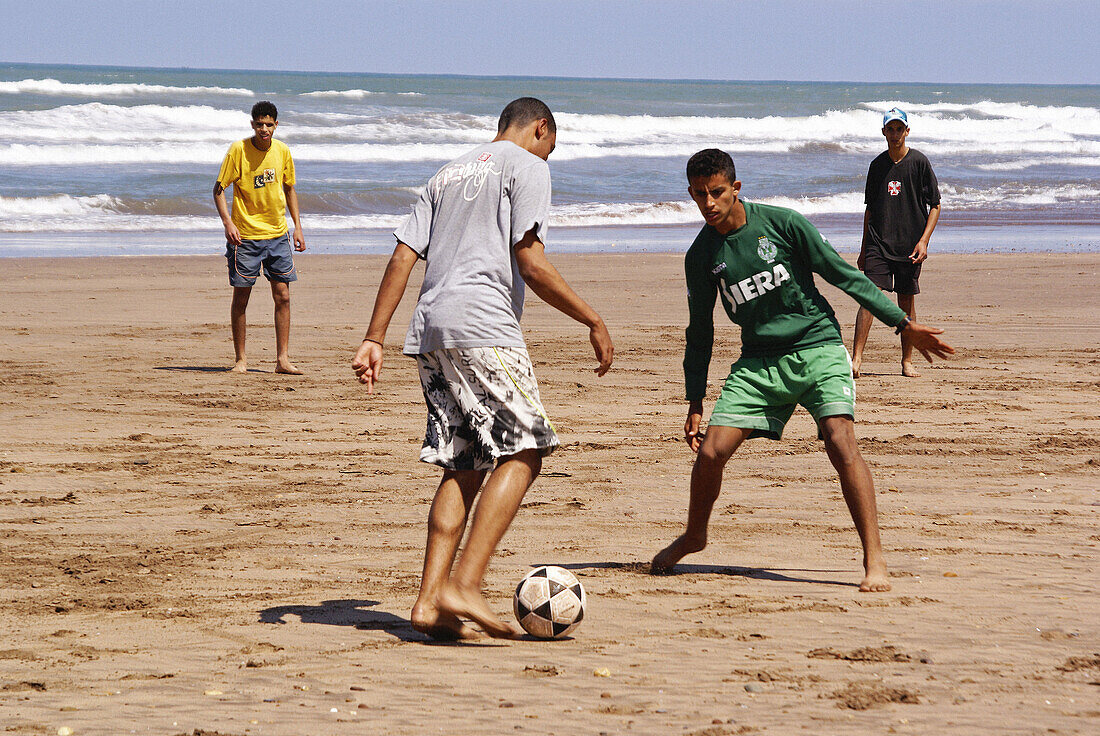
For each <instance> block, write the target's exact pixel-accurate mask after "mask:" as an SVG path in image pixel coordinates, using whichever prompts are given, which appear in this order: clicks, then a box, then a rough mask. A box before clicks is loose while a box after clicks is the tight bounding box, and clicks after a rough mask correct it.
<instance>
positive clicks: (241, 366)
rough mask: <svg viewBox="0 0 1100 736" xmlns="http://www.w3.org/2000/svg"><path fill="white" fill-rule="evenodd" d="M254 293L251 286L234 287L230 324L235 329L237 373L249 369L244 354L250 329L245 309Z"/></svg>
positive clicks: (235, 365)
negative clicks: (246, 337)
mask: <svg viewBox="0 0 1100 736" xmlns="http://www.w3.org/2000/svg"><path fill="white" fill-rule="evenodd" d="M251 295H252V287H251V286H234V287H233V304H232V305H231V306H230V308H229V324H230V326H231V328H232V330H233V352H234V353H235V354H236V358H235V362H234V364H233V368H231V369H230V370H232V371H233V372H235V373H244V372H246V371H247V370H248V361H247V360H246V359H245V355H244V343H245V336H246V333H247V331H248V320H247V319H246V317H245V311H246V310H247V309H248V298H249V297H250V296H251Z"/></svg>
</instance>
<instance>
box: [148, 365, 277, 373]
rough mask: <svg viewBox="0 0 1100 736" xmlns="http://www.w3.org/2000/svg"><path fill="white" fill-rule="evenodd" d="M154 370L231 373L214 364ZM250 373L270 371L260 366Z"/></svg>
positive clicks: (159, 366)
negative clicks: (263, 369)
mask: <svg viewBox="0 0 1100 736" xmlns="http://www.w3.org/2000/svg"><path fill="white" fill-rule="evenodd" d="M153 370H157V371H191V372H193V373H229V372H230V369H229V368H224V367H222V366H212V365H158V366H156V367H155V368H154V369H153ZM248 372H249V373H269V372H270V371H262V370H260V369H259V368H249V369H248Z"/></svg>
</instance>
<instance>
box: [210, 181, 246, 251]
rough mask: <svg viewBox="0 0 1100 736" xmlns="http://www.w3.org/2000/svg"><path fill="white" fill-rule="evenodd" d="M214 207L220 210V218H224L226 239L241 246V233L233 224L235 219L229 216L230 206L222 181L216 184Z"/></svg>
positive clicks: (223, 226)
mask: <svg viewBox="0 0 1100 736" xmlns="http://www.w3.org/2000/svg"><path fill="white" fill-rule="evenodd" d="M214 206H215V207H217V208H218V217H220V218H222V228H224V229H225V239H226V240H227V241H229V242H230V243H232V244H233V245H240V244H241V233H240V231H239V230H237V226H236V225H234V224H233V218H232V217H231V216H230V214H229V205H228V204H227V203H226V201H225V187H223V186H222V183H221V182H220V181H216V182H214Z"/></svg>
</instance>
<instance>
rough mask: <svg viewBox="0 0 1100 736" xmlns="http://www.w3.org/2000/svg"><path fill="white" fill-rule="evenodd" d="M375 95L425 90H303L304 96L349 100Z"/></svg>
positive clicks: (418, 94)
mask: <svg viewBox="0 0 1100 736" xmlns="http://www.w3.org/2000/svg"><path fill="white" fill-rule="evenodd" d="M375 95H397V96H399V97H423V96H424V93H423V92H376V91H373V90H369V89H326V90H318V91H317V92H303V93H302V97H334V98H343V99H349V100H362V99H365V98H367V97H373V96H375Z"/></svg>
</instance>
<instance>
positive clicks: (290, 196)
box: [283, 184, 306, 251]
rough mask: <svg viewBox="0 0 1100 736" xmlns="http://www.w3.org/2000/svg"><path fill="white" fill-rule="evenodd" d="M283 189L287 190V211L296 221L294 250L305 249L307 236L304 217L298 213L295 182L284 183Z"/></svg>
mask: <svg viewBox="0 0 1100 736" xmlns="http://www.w3.org/2000/svg"><path fill="white" fill-rule="evenodd" d="M283 191H284V192H286V211H287V212H288V213H289V214H290V219H291V220H293V221H294V250H296V251H303V250H305V249H306V236H305V233H303V232H302V219H301V217H300V216H299V214H298V192H297V190H296V189H295V188H294V185H293V184H283Z"/></svg>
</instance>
